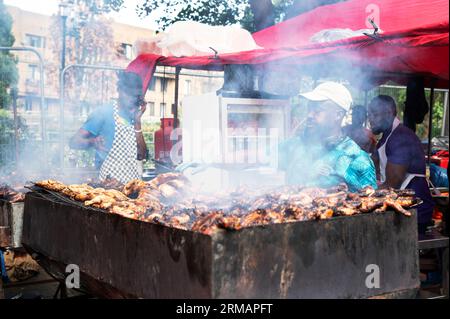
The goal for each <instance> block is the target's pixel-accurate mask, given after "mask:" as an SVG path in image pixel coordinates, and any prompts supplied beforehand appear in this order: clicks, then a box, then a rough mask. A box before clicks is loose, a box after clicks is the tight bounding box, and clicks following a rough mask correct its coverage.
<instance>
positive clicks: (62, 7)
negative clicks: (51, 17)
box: [59, 1, 70, 72]
mask: <svg viewBox="0 0 450 319" xmlns="http://www.w3.org/2000/svg"><path fill="white" fill-rule="evenodd" d="M69 9H70V8H69V3H67V2H65V1H61V3H60V4H59V15H60V16H61V20H62V50H61V72H62V70H64V68H65V67H66V32H67V26H66V24H67V17H68V16H69Z"/></svg>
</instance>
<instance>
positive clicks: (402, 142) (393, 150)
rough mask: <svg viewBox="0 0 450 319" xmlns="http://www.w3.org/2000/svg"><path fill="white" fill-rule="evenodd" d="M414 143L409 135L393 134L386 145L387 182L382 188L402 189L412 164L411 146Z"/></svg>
mask: <svg viewBox="0 0 450 319" xmlns="http://www.w3.org/2000/svg"><path fill="white" fill-rule="evenodd" d="M413 142H414V141H411V138H410V137H409V136H408V135H404V134H393V135H392V136H391V138H390V139H389V142H388V144H387V145H386V156H387V164H386V171H385V174H386V180H385V182H384V183H383V184H381V185H380V188H387V187H393V188H400V186H401V185H402V183H403V181H404V180H405V178H406V174H407V172H408V167H409V164H410V162H411V156H412V153H411V146H412V145H413Z"/></svg>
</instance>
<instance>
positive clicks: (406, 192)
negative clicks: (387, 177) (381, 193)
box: [395, 189, 416, 197]
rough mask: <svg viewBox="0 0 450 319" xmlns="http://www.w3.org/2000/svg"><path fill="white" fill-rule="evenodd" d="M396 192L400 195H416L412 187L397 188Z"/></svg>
mask: <svg viewBox="0 0 450 319" xmlns="http://www.w3.org/2000/svg"><path fill="white" fill-rule="evenodd" d="M395 192H396V193H397V195H398V196H404V197H414V196H415V195H416V193H415V192H414V190H412V189H396V190H395Z"/></svg>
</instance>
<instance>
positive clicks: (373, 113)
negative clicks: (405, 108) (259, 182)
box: [368, 103, 394, 135]
mask: <svg viewBox="0 0 450 319" xmlns="http://www.w3.org/2000/svg"><path fill="white" fill-rule="evenodd" d="M368 117H369V123H370V129H371V130H372V132H373V134H375V135H378V134H381V133H383V132H385V131H386V130H388V129H389V128H390V127H391V126H392V121H393V120H394V114H392V111H391V110H390V109H389V107H387V106H386V105H383V104H382V103H371V104H370V105H369V108H368Z"/></svg>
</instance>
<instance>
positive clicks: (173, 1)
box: [137, 0, 248, 30]
mask: <svg viewBox="0 0 450 319" xmlns="http://www.w3.org/2000/svg"><path fill="white" fill-rule="evenodd" d="M247 2H248V1H247V0H230V1H223V0H196V1H185V0H145V1H144V3H143V4H142V5H140V6H138V8H137V11H138V13H139V15H140V16H146V15H150V14H151V13H153V12H154V11H155V10H162V11H163V12H164V14H161V15H159V17H158V18H156V23H158V25H159V26H160V27H161V28H162V29H163V30H164V29H166V28H167V27H168V26H169V25H171V24H172V23H174V22H177V21H184V20H192V21H197V22H202V23H207V24H210V25H230V24H235V23H238V21H239V19H240V18H242V17H243V16H244V11H245V9H246V7H248V3H247Z"/></svg>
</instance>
